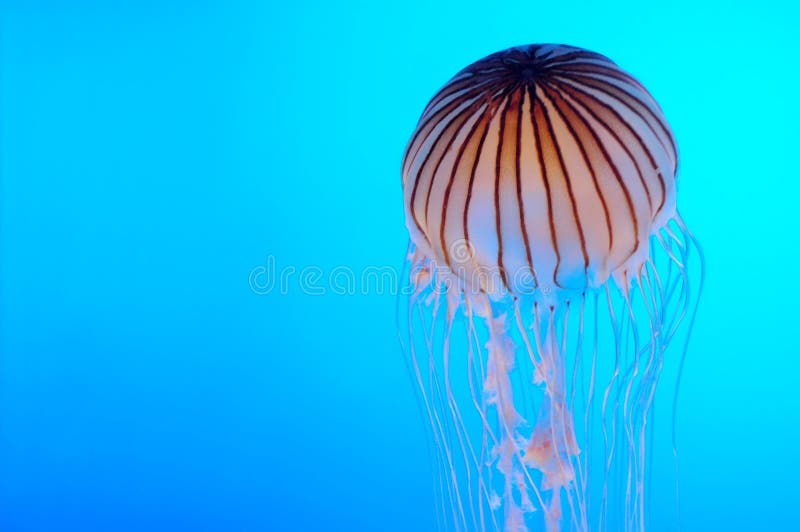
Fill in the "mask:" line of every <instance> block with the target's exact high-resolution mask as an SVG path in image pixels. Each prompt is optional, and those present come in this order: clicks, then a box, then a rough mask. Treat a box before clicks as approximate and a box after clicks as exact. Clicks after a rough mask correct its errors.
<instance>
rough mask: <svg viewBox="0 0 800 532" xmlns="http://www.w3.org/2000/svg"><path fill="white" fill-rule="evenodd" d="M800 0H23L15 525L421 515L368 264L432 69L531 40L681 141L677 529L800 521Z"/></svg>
mask: <svg viewBox="0 0 800 532" xmlns="http://www.w3.org/2000/svg"><path fill="white" fill-rule="evenodd" d="M798 22H800V17H798V8H797V7H795V4H794V3H791V2H779V1H761V2H742V1H728V2H722V1H714V2H697V1H688V0H677V1H671V2H641V1H627V2H599V1H583V2H578V1H573V2H536V1H527V2H514V3H512V2H502V1H501V2H488V1H487V2H474V1H460V2H422V1H408V2H316V3H311V2H298V3H292V2H281V3H277V2H269V1H267V2H263V1H262V2H258V1H252V2H240V1H231V2H216V3H215V2H207V1H202V0H200V1H193V2H188V1H175V2H157V1H144V2H142V1H137V2H133V1H119V2H101V1H85V0H76V1H73V2H56V1H38V0H26V1H19V0H17V1H14V0H5V1H4V2H2V6H1V7H0V46H1V47H2V49H1V50H0V54H1V55H0V187H1V188H0V198H1V199H2V204H1V205H0V206H1V207H2V213H1V216H2V218H0V221H1V223H0V246H1V247H0V253H1V254H0V281H1V284H0V313H1V314H0V318H1V319H0V339H1V341H0V350H1V351H0V530H1V531H3V532H20V531H26V532H27V531H31V532H33V531H36V532H39V531H87V532H88V531H129V530H130V531H144V530H148V531H151V530H170V531H175V530H191V531H206V530H207V531H276V532H277V531H281V532H283V531H317V530H319V531H327V530H347V531H407V530H423V531H424V530H432V529H433V522H434V509H433V500H432V496H431V479H430V476H431V473H430V466H429V463H428V455H427V451H426V448H425V440H424V437H423V430H424V429H423V425H422V423H421V421H420V419H419V417H418V413H417V410H416V407H415V404H414V396H413V389H412V387H411V384H410V382H409V380H408V377H407V374H406V372H405V368H404V365H403V360H402V357H401V354H400V351H399V348H398V345H397V340H396V329H395V321H394V302H395V300H394V297H393V296H392V295H391V294H390V293H389V292H390V291H391V290H385V291H383V292H381V291H380V290H377V289H373V288H367V289H365V290H364V289H362V288H363V285H362V284H361V279H360V278H358V279H356V280H357V281H358V283H357V284H356V286H350V284H351V281H353V277H352V276H350V275H349V274H348V273H347V272H348V271H350V272H358V273H361V272H363V271H364V269H365V268H369V267H381V266H387V267H391V268H399V267H400V266H401V264H402V260H403V255H404V251H405V246H406V241H407V240H406V239H407V234H406V231H405V228H404V222H403V209H402V194H401V189H400V174H399V165H400V158H401V156H402V151H403V149H404V147H405V143H406V141H407V139H408V136H409V135H410V134H411V132H412V130H413V127H414V125H415V123H416V120H417V118H418V117H419V114H420V113H421V111H422V109H423V107H424V105H425V103H426V102H427V100H428V99H429V98H430V97H431V95H432V94H433V93H434V91H435V90H436V89H437V88H438V87H439V86H441V85H442V84H443V83H444V82H445V81H446V80H447V79H449V78H450V76H452V75H453V74H454V73H455V72H456V71H457V70H459V69H460V68H462V67H463V66H465V65H467V64H469V63H471V62H472V61H474V60H476V59H479V58H481V57H483V56H485V55H486V54H488V53H491V52H494V51H497V50H500V49H503V48H506V47H509V46H512V45H516V44H523V43H530V42H564V43H569V44H573V45H578V46H582V47H585V48H589V49H592V50H595V51H598V52H601V53H604V54H606V55H608V56H609V57H611V58H613V59H614V60H615V61H616V62H617V63H618V64H620V65H621V66H622V67H623V68H625V69H626V70H628V71H630V72H631V73H633V74H634V75H635V76H637V77H638V78H639V79H640V80H641V81H642V82H643V83H644V84H645V85H646V86H647V87H648V88H649V89H650V91H651V92H652V93H653V94H654V96H655V97H656V98H657V99H658V101H659V102H660V103H661V105H662V107H663V109H664V112H665V114H666V116H667V117H668V119H669V120H670V122H671V124H672V127H673V129H674V131H675V135H676V137H677V139H678V143H679V148H680V153H681V163H680V176H681V182H680V189H679V200H678V203H679V208H680V211H681V213H682V215H683V217H684V219H685V220H686V222H687V223H688V224H689V226H690V227H691V229H692V230H693V231H694V232H695V233H696V235H697V237H698V238H699V239H700V241H701V243H702V245H703V247H704V250H705V253H706V257H707V261H708V276H707V284H706V291H705V294H704V298H703V301H702V304H701V309H700V312H699V314H698V317H697V321H696V326H695V333H694V338H693V342H692V344H691V348H690V351H689V355H688V359H687V365H686V370H685V374H684V380H683V384H682V390H681V396H680V402H679V417H678V435H679V445H680V452H681V493H682V499H681V518H682V524H683V528H682V529H683V530H685V531H705V530H727V531H738V530H776V531H787V530H797V529H799V528H800V525H798V523H800V518H799V517H798V511H800V489H798V487H797V486H798V484H797V477H798V476H799V475H800V457H798V455H799V454H800V452H799V451H800V442H798V438H799V437H800V414H798V407H800V400H799V399H798V394H800V380H798V374H800V347H799V345H798V341H797V333H798V330H800V327H799V326H798V317H797V313H796V308H797V302H798V297H799V296H798V293H797V283H798V279H800V268H799V267H798V261H800V251H798V244H799V243H800V241H799V239H798V236H797V232H798V229H800V227H798V223H797V219H798V218H797V216H798V200H797V197H798V193H800V185H798V183H800V172H799V171H798V164H797V152H798V140H800V135H798V126H797V123H798V118H800V112H799V110H798V97H797V86H798V74H797V71H798V56H799V53H800V46H799V45H798V44H799V43H798V35H797V27H798ZM270 272H273V274H272V277H271V279H272V281H274V282H275V284H274V285H272V286H270V284H269V282H268V280H269V277H270V274H269V273H270ZM309 272H310V273H309ZM342 272H344V273H342ZM279 274H283V277H282V278H281V277H280V276H279ZM389 288H390V287H389ZM661 467H664V468H665V470H669V468H670V467H671V464H663V465H662V466H661ZM656 504H659V502H658V501H656ZM665 504H666V503H665ZM669 504H672V503H671V502H670V503H669ZM670 511H671V510H670V508H661V509H660V510H659V512H667V513H668V512H670ZM664 528H666V527H664Z"/></svg>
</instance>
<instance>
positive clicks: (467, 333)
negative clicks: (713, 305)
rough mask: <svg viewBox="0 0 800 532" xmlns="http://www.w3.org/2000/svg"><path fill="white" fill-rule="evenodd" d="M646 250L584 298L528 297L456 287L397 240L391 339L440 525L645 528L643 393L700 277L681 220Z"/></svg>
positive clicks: (647, 394)
mask: <svg viewBox="0 0 800 532" xmlns="http://www.w3.org/2000/svg"><path fill="white" fill-rule="evenodd" d="M649 244H650V248H651V250H652V252H651V256H650V257H648V258H647V259H646V260H644V261H643V262H642V263H641V264H639V265H636V267H635V268H633V269H631V270H626V271H623V272H618V274H617V275H615V276H614V277H613V278H610V279H609V280H608V281H607V282H606V283H605V284H604V285H602V286H600V287H598V288H597V289H588V290H574V291H562V292H559V293H558V297H554V296H553V294H550V295H549V296H546V295H544V294H539V295H538V296H537V297H531V298H520V297H518V296H515V295H513V294H507V295H506V296H504V297H502V298H491V297H489V296H488V295H487V294H473V293H469V292H464V291H463V290H461V289H460V284H459V283H458V282H457V281H454V280H453V278H452V274H451V273H448V270H446V269H443V268H439V267H437V265H436V263H435V260H433V259H431V258H430V257H428V256H427V255H425V254H424V253H421V252H420V250H419V248H417V247H415V246H414V245H413V244H411V245H410V249H409V255H408V261H409V263H410V268H409V276H408V280H407V282H408V290H407V291H406V293H407V294H408V295H407V298H406V307H405V308H406V312H404V313H403V314H404V315H403V316H402V317H403V324H402V329H403V332H404V345H405V347H406V352H407V354H408V355H409V367H410V369H411V372H412V375H413V379H414V380H415V381H416V383H417V385H418V389H419V392H420V393H419V400H420V403H421V405H422V412H423V416H424V417H425V421H426V425H427V426H428V428H429V433H428V435H429V441H430V443H431V446H432V449H433V450H434V451H435V452H434V456H435V463H436V471H437V474H436V490H435V491H436V507H437V512H438V516H439V517H438V518H439V527H440V529H442V530H462V531H473V530H474V531H478V530H480V531H483V530H498V531H499V530H504V531H524V530H541V529H546V530H548V531H554V530H562V529H566V530H593V531H594V530H644V529H645V527H646V525H647V512H646V508H647V504H648V497H649V496H650V491H649V485H648V472H649V471H650V469H651V460H652V452H653V449H652V443H653V441H652V440H653V439H654V437H655V436H654V434H655V433H654V429H653V427H654V425H653V420H654V411H655V404H656V400H655V399H656V395H657V394H656V384H657V382H658V380H659V376H660V374H661V370H662V367H663V365H664V364H665V362H666V363H668V364H671V365H672V370H671V372H670V373H671V374H673V375H674V374H675V373H676V370H677V367H678V365H679V364H680V363H681V357H682V349H683V348H684V347H685V343H684V341H683V340H685V338H686V332H687V331H684V332H683V333H680V332H679V331H680V328H679V325H680V324H681V323H682V322H684V321H687V320H689V321H691V319H692V317H693V312H694V308H695V304H696V302H697V298H698V293H699V290H700V282H701V281H702V255H701V254H700V252H699V248H698V247H697V245H696V242H695V241H694V239H693V237H692V236H691V234H690V233H689V232H688V230H687V229H686V228H685V226H684V225H683V223H682V221H681V220H680V218H678V217H676V218H675V219H674V220H673V221H672V222H671V223H669V224H667V225H666V226H664V227H663V228H662V229H661V230H660V231H658V232H657V233H655V234H654V235H653V236H652V237H651V239H650V242H649ZM696 274H697V275H699V277H698V276H697V275H696ZM692 279H699V281H698V282H691V280H692ZM683 329H688V327H684V328H683ZM676 336H680V338H679V340H676ZM672 345H674V347H673V348H672V349H670V350H669V351H668V349H667V348H668V347H669V346H672ZM667 354H669V356H667ZM673 389H674V388H668V389H667V393H671V392H672V390H673ZM671 401H672V397H669V396H667V397H666V398H665V399H664V400H660V402H659V404H663V407H662V409H663V410H664V411H665V412H669V411H670V410H671V407H672V404H671ZM665 425H666V424H665Z"/></svg>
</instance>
